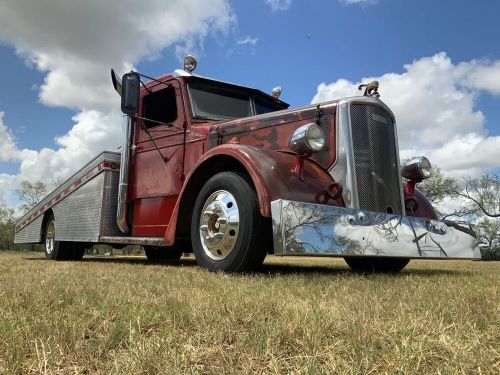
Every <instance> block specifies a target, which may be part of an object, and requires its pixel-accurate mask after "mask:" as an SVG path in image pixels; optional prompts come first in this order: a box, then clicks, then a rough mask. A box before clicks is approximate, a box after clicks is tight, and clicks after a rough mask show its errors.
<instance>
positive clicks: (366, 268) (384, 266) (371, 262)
mask: <svg viewBox="0 0 500 375" xmlns="http://www.w3.org/2000/svg"><path fill="white" fill-rule="evenodd" d="M344 260H345V261H346V263H347V264H348V265H349V267H351V269H352V270H353V271H356V272H366V273H374V272H375V273H378V272H380V273H383V272H386V273H396V272H399V271H401V270H402V269H403V268H405V267H406V265H407V264H408V263H409V262H410V259H408V258H384V257H377V258H376V257H345V258H344Z"/></svg>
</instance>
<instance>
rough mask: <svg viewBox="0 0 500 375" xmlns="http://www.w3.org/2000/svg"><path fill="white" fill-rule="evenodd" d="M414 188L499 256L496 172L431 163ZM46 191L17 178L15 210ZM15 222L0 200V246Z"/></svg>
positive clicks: (485, 251)
mask: <svg viewBox="0 0 500 375" xmlns="http://www.w3.org/2000/svg"><path fill="white" fill-rule="evenodd" d="M54 185H55V186H59V185H60V181H55V182H54ZM417 188H418V189H419V190H420V191H421V192H422V193H424V194H425V195H426V196H427V198H428V199H429V200H430V201H431V203H432V204H433V206H434V207H435V208H436V209H437V212H436V213H437V215H438V217H439V219H440V220H443V221H445V222H447V223H448V224H451V225H460V226H466V227H468V228H469V229H470V230H471V231H474V233H475V235H476V237H477V239H478V242H479V244H480V248H481V253H482V255H483V259H500V174H498V173H484V174H482V175H481V176H479V177H475V178H472V177H467V178H463V179H455V178H451V177H448V176H445V175H444V174H443V172H442V171H441V169H439V168H436V167H435V168H434V171H433V174H432V176H431V177H430V178H428V179H427V180H425V181H423V182H421V183H420V184H418V185H417ZM47 192H48V189H47V185H46V184H44V183H42V182H40V181H36V182H33V183H32V182H29V181H23V182H21V184H20V187H19V189H18V190H17V193H18V196H19V199H20V202H21V204H20V206H19V210H20V211H21V212H22V213H23V214H24V213H26V212H28V211H29V210H30V209H31V208H32V207H34V206H36V205H37V204H38V203H39V202H40V201H41V200H42V199H43V198H44V197H45V195H46V194H47ZM15 222H16V215H15V210H14V209H13V208H12V207H9V206H8V205H7V204H6V203H5V202H0V250H7V249H16V248H21V247H19V246H15V245H14V228H15ZM22 248H23V249H26V248H27V246H26V245H23V246H22ZM30 249H36V246H31V247H30Z"/></svg>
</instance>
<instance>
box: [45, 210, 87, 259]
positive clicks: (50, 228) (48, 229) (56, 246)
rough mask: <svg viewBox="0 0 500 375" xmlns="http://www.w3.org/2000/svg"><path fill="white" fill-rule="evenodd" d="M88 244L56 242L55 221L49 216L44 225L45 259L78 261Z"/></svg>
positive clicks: (51, 215) (52, 216)
mask: <svg viewBox="0 0 500 375" xmlns="http://www.w3.org/2000/svg"><path fill="white" fill-rule="evenodd" d="M87 247H88V244H86V243H83V242H66V241H59V240H56V221H55V219H54V214H52V213H51V214H50V215H49V217H48V219H47V224H46V225H45V258H47V259H51V260H80V259H82V258H83V255H84V254H85V250H86V248H87Z"/></svg>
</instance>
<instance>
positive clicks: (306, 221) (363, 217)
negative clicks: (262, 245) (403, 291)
mask: <svg viewBox="0 0 500 375" xmlns="http://www.w3.org/2000/svg"><path fill="white" fill-rule="evenodd" d="M271 212H272V222H273V243H274V253H275V255H322V256H339V257H343V256H347V255H348V256H378V257H402V258H426V259H452V258H457V259H480V258H481V253H480V251H479V246H478V243H477V240H476V239H475V238H474V237H472V236H471V235H470V234H469V233H467V232H466V230H468V228H463V230H461V229H460V228H459V227H458V228H457V227H456V226H448V225H447V224H446V223H444V222H441V221H437V220H431V219H426V218H420V217H413V216H402V215H394V214H386V213H384V212H372V211H365V210H357V209H353V208H344V207H334V206H326V205H319V204H313V203H304V202H294V201H288V200H281V199H280V200H275V201H273V202H271Z"/></svg>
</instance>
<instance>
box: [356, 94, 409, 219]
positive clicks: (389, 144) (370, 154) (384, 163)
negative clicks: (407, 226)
mask: <svg viewBox="0 0 500 375" xmlns="http://www.w3.org/2000/svg"><path fill="white" fill-rule="evenodd" d="M351 129H352V144H353V153H354V166H355V170H356V181H357V193H358V197H359V208H360V209H365V210H370V211H380V212H391V210H392V212H393V213H395V214H402V209H401V192H400V189H399V178H400V177H399V171H398V168H397V152H396V140H395V137H394V124H393V122H392V119H391V116H390V115H389V114H388V113H387V112H386V111H385V110H383V109H382V108H380V107H377V106H374V105H366V104H353V105H351ZM389 207H390V208H389Z"/></svg>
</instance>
